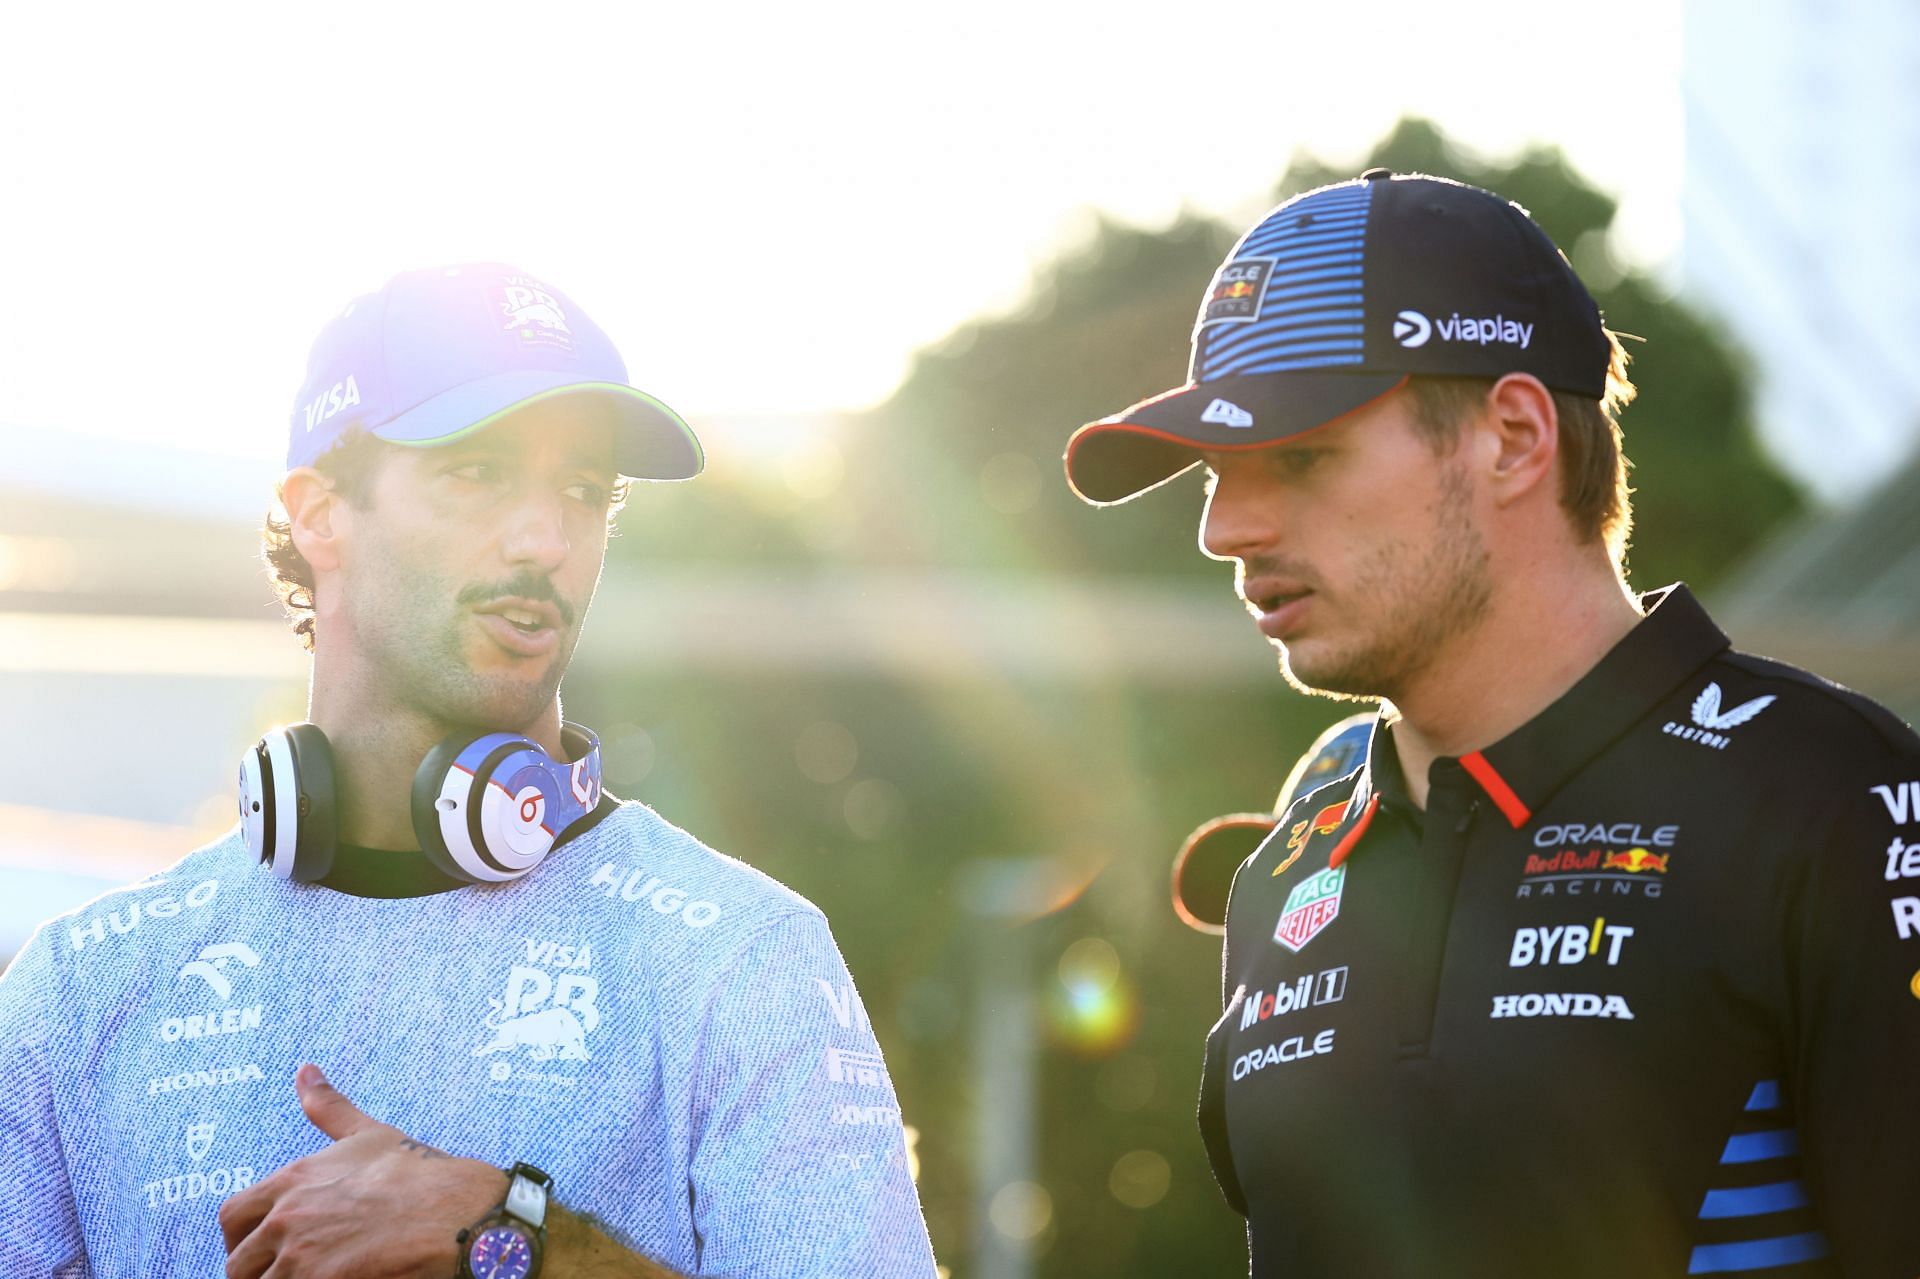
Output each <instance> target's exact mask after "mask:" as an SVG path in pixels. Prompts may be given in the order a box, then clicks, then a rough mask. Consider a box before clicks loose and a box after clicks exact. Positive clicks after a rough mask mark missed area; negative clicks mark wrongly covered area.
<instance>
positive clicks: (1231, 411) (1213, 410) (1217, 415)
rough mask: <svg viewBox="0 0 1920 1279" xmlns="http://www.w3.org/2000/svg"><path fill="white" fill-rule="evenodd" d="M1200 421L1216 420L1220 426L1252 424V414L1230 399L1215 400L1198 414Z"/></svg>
mask: <svg viewBox="0 0 1920 1279" xmlns="http://www.w3.org/2000/svg"><path fill="white" fill-rule="evenodd" d="M1200 420H1201V421H1202V422H1217V423H1218V424H1220V425H1221V426H1252V425H1253V414H1251V413H1249V412H1247V411H1246V410H1245V409H1243V408H1241V407H1240V406H1239V405H1238V404H1235V403H1234V402H1233V401H1232V400H1215V401H1214V402H1213V403H1211V404H1209V405H1207V407H1206V411H1205V412H1203V413H1202V414H1201V415H1200Z"/></svg>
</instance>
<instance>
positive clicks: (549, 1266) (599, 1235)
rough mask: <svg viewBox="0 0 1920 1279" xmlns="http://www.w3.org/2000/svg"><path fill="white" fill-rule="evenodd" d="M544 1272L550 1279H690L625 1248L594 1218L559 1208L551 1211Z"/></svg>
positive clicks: (541, 1268) (551, 1206)
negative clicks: (603, 1230) (604, 1231)
mask: <svg viewBox="0 0 1920 1279" xmlns="http://www.w3.org/2000/svg"><path fill="white" fill-rule="evenodd" d="M540 1271H541V1274H542V1275H543V1276H546V1277H548V1279H686V1276H684V1275H682V1274H681V1273H680V1272H679V1271H678V1270H670V1269H668V1268H667V1267H666V1266H663V1265H661V1264H660V1263H659V1262H657V1261H655V1260H653V1259H652V1258H650V1257H644V1256H642V1255H641V1254H639V1253H637V1252H634V1251H632V1250H630V1249H628V1248H623V1247H621V1246H620V1245H619V1244H617V1243H615V1242H614V1241H613V1240H612V1239H609V1238H608V1237H607V1236H606V1234H605V1233H603V1232H602V1231H601V1229H600V1226H599V1223H598V1222H596V1221H594V1220H593V1219H592V1218H591V1217H583V1216H580V1215H579V1214H578V1213H572V1212H568V1211H567V1210H566V1209H565V1208H562V1207H561V1206H560V1205H559V1204H553V1205H550V1206H549V1208H548V1209H547V1258H546V1261H545V1263H544V1264H543V1265H542V1266H541V1267H540Z"/></svg>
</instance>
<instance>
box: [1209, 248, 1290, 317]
mask: <svg viewBox="0 0 1920 1279" xmlns="http://www.w3.org/2000/svg"><path fill="white" fill-rule="evenodd" d="M1272 274H1273V259H1272V258H1236V259H1234V260H1233V261H1231V262H1228V263H1226V264H1225V265H1223V266H1222V267H1221V268H1220V271H1219V274H1217V275H1215V276H1214V277H1213V287H1212V288H1210V289H1208V290H1207V302H1206V305H1205V306H1204V307H1202V308H1201V310H1200V323H1202V324H1213V323H1216V322H1218V321H1221V320H1257V319H1259V318H1260V302H1261V299H1263V298H1264V297H1265V296H1266V292H1267V278H1268V277H1269V276H1270V275H1272Z"/></svg>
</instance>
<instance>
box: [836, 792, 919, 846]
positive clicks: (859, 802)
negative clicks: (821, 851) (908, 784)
mask: <svg viewBox="0 0 1920 1279" xmlns="http://www.w3.org/2000/svg"><path fill="white" fill-rule="evenodd" d="M904 806H905V805H904V803H903V802H902V800H901V797H900V789H899V788H898V787H897V786H895V785H894V784H893V783H892V782H888V781H882V780H881V779H880V778H878V777H866V778H862V779H861V780H859V781H857V782H855V783H854V784H853V785H852V786H850V787H848V788H847V798H846V802H845V804H844V805H843V811H844V812H845V814H846V818H847V829H849V830H851V831H852V832H853V833H854V834H855V835H857V836H859V837H860V838H861V839H879V838H880V837H882V836H883V835H885V834H886V833H887V832H888V831H890V830H892V829H893V827H894V825H895V824H896V823H897V822H898V821H899V818H900V810H901V809H902V808H903V807H904Z"/></svg>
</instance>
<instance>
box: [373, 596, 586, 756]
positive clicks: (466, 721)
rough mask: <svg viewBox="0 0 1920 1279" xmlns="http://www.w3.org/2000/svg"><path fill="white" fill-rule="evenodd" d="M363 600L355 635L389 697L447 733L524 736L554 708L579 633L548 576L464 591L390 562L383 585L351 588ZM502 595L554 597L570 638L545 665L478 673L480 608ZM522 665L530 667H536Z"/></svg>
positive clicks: (572, 612) (566, 636)
mask: <svg viewBox="0 0 1920 1279" xmlns="http://www.w3.org/2000/svg"><path fill="white" fill-rule="evenodd" d="M351 589H354V590H356V591H357V592H359V598H360V599H361V600H364V601H365V603H364V604H363V605H362V606H360V607H357V608H356V617H355V621H354V629H355V631H356V638H357V639H358V641H359V643H360V644H361V645H363V646H364V648H365V651H366V652H368V653H369V654H370V655H371V657H372V659H373V660H372V663H371V668H372V669H374V670H377V671H379V672H380V675H379V677H378V678H379V679H380V682H381V683H383V684H384V685H385V686H386V696H387V698H388V699H390V701H391V702H392V703H395V704H397V705H401V706H405V707H407V708H409V709H411V710H413V711H415V712H417V713H419V714H420V715H422V716H424V717H425V718H427V719H429V720H434V721H438V722H440V723H442V724H444V725H446V726H447V728H448V729H449V731H459V730H473V731H499V732H505V731H522V730H524V729H525V728H526V727H527V726H528V725H531V724H533V723H535V722H536V721H537V720H538V719H539V717H540V715H541V714H542V713H543V712H545V711H546V710H547V709H548V708H549V707H550V706H552V705H553V701H554V698H555V696H556V695H557V694H558V693H559V690H560V680H561V677H562V676H563V675H565V674H566V670H567V665H568V663H569V662H570V661H571V660H572V657H573V649H574V645H575V644H576V643H577V642H578V640H579V637H580V632H579V630H578V628H577V627H575V626H574V625H573V621H574V619H575V617H576V611H575V609H574V608H573V607H572V606H571V605H570V604H568V603H567V602H566V601H564V600H561V599H559V597H558V596H557V595H555V594H554V593H553V588H552V586H551V584H550V583H547V582H545V581H544V579H542V580H541V581H540V582H537V583H536V582H531V581H528V580H527V579H526V577H524V576H523V577H521V578H518V579H515V580H514V581H511V582H502V583H498V584H497V585H470V586H467V587H466V588H464V589H462V588H461V587H460V586H459V585H457V584H456V583H454V582H453V581H451V580H449V579H447V578H444V577H442V576H441V575H439V574H437V573H434V572H431V571H429V570H424V569H419V568H415V569H412V570H410V571H401V572H396V571H394V566H393V565H392V564H391V563H389V564H388V565H387V566H386V568H385V570H384V571H383V572H382V574H381V576H380V578H379V579H378V580H377V581H363V582H360V583H356V584H354V586H353V587H352V588H351ZM502 595H521V596H526V597H528V598H532V599H549V600H553V601H554V602H555V603H556V605H557V607H558V608H559V609H560V611H561V613H562V616H563V622H562V625H563V626H564V628H565V634H564V635H563V636H562V637H561V642H560V644H559V645H557V646H556V647H555V649H554V651H553V652H552V653H551V654H549V655H548V657H547V660H546V663H545V665H544V666H541V667H538V668H536V669H526V670H513V671H503V670H491V671H481V670H476V669H474V665H473V661H472V658H471V656H470V651H469V646H470V645H471V644H472V643H473V642H474V641H473V638H472V610H471V605H472V604H474V603H484V602H486V601H487V600H490V599H494V598H498V597H499V596H502ZM520 665H523V666H526V667H529V668H531V667H532V666H533V664H532V663H522V664H520Z"/></svg>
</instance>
